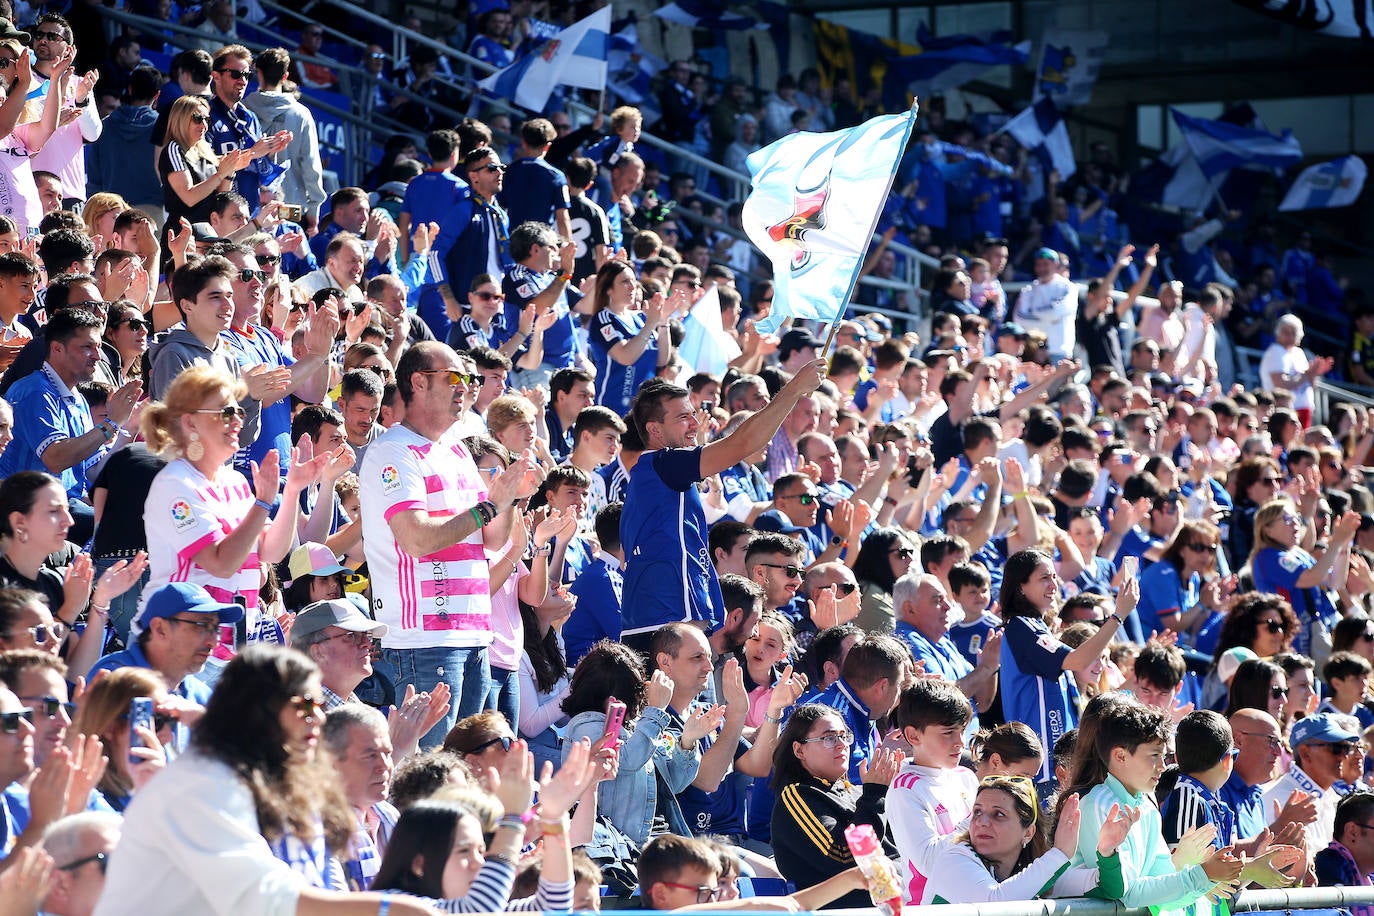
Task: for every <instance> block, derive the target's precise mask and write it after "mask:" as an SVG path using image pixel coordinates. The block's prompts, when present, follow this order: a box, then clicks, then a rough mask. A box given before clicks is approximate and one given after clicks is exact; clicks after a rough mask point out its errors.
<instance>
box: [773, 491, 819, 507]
mask: <svg viewBox="0 0 1374 916" xmlns="http://www.w3.org/2000/svg"><path fill="white" fill-rule="evenodd" d="M779 499H795V500H798V501H799V502H800V503H801V504H802V505H803V506H809V505H811V504H812V503H814V502H815V501H816V494H815V493H789V494H788V495H786V496H781V497H779Z"/></svg>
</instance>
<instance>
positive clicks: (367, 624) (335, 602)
mask: <svg viewBox="0 0 1374 916" xmlns="http://www.w3.org/2000/svg"><path fill="white" fill-rule="evenodd" d="M325 627H338V628H339V629H341V630H347V631H348V632H350V633H371V634H372V635H373V637H381V636H385V635H386V633H387V626H386V624H384V623H378V622H377V621H375V620H373V619H372V618H371V617H368V616H367V615H366V614H364V613H363V612H362V611H360V610H358V606H357V605H356V604H354V603H353V602H352V601H349V600H348V599H347V598H331V599H330V600H328V601H316V602H315V603H314V604H308V605H306V606H305V608H304V609H302V610H301V612H300V613H299V614H297V615H296V621H295V623H293V624H292V625H291V636H292V638H293V639H294V638H296V637H299V636H309V635H311V634H312V633H318V632H319V631H320V630H323V629H324V628H325Z"/></svg>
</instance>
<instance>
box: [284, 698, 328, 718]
mask: <svg viewBox="0 0 1374 916" xmlns="http://www.w3.org/2000/svg"><path fill="white" fill-rule="evenodd" d="M287 702H288V703H290V704H291V708H293V709H294V710H296V714H297V715H299V716H300V717H301V718H303V719H315V718H319V715H320V713H322V712H324V700H320V699H316V698H315V697H313V696H311V695H310V694H308V693H307V694H304V695H302V696H294V697H292V698H291V699H289V700H287Z"/></svg>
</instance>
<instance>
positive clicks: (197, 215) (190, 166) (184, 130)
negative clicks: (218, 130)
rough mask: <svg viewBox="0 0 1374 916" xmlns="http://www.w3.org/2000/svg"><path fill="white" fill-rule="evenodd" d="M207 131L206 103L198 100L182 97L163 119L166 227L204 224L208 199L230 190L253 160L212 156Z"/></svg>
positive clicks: (237, 153)
mask: <svg viewBox="0 0 1374 916" xmlns="http://www.w3.org/2000/svg"><path fill="white" fill-rule="evenodd" d="M209 129H210V103H209V102H207V101H205V99H203V98H200V97H199V96H189V95H184V96H182V97H181V98H179V99H177V100H176V101H175V102H173V103H172V110H171V112H170V113H169V114H168V116H167V145H166V146H164V147H163V148H162V154H161V155H160V156H158V161H157V173H158V177H159V178H161V179H162V205H163V206H164V207H165V208H166V209H167V223H166V225H167V226H169V227H176V226H177V225H179V221H180V220H181V219H183V218H184V219H185V220H186V221H187V222H190V223H196V222H208V221H209V219H210V205H209V199H210V195H212V194H214V193H215V192H216V191H231V190H233V188H234V173H235V172H237V171H238V170H239V169H240V168H242V167H243V166H245V165H247V164H248V163H249V162H250V161H251V160H252V159H253V156H252V154H251V153H250V152H248V151H246V150H232V151H231V152H228V153H225V154H224V155H223V156H216V155H215V153H214V150H212V149H211V148H210V144H209V143H208V142H207V141H206V139H205V134H206V132H207V131H208V130H209Z"/></svg>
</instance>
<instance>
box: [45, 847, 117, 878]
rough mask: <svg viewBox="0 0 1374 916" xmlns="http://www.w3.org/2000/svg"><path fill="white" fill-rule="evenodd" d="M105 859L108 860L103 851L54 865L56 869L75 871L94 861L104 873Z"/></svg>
mask: <svg viewBox="0 0 1374 916" xmlns="http://www.w3.org/2000/svg"><path fill="white" fill-rule="evenodd" d="M107 861H109V859H108V857H107V856H106V855H105V853H103V852H97V853H96V854H95V855H93V856H86V858H84V859H77V860H76V861H75V862H68V863H67V864H66V865H58V866H55V867H56V868H57V870H58V871H76V870H77V869H78V868H80V867H81V866H83V865H90V864H91V863H92V862H95V863H97V864H99V865H100V873H101V874H102V875H103V874H105V863H106V862H107Z"/></svg>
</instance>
